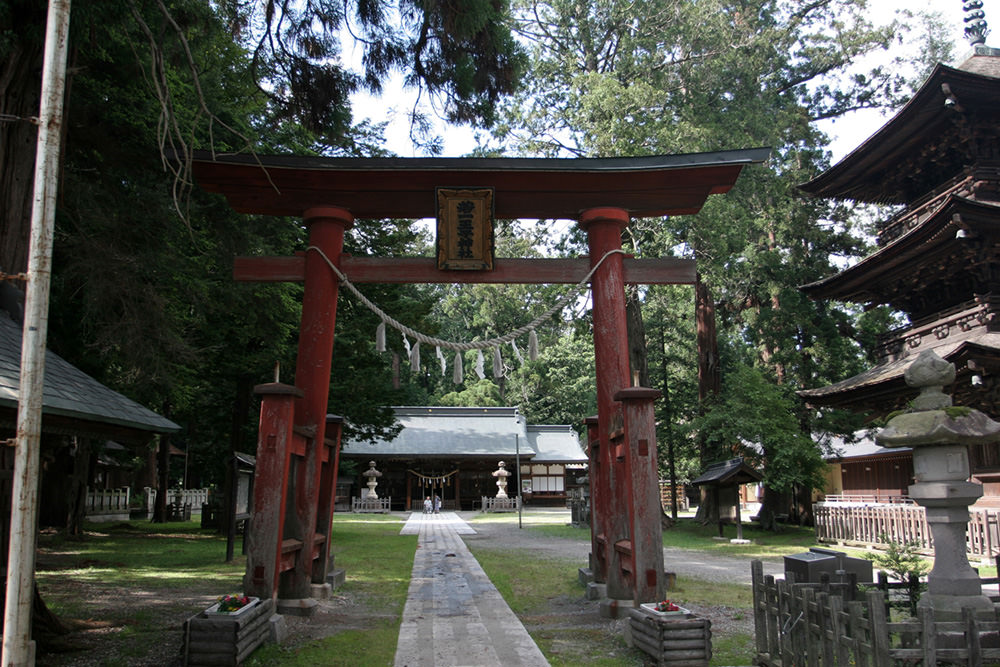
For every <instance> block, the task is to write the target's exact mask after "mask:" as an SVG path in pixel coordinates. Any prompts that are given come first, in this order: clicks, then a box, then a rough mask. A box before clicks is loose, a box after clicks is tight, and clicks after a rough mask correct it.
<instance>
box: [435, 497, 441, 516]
mask: <svg viewBox="0 0 1000 667" xmlns="http://www.w3.org/2000/svg"><path fill="white" fill-rule="evenodd" d="M440 511H441V497H440V496H438V494H436V493H435V494H434V513H435V514H438V513H439V512H440Z"/></svg>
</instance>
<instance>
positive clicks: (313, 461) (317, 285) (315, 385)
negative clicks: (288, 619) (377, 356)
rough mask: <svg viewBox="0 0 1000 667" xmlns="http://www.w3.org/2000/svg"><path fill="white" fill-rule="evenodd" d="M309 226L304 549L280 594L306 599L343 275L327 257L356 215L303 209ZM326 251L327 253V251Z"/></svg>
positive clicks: (297, 516)
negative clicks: (334, 268)
mask: <svg viewBox="0 0 1000 667" xmlns="http://www.w3.org/2000/svg"><path fill="white" fill-rule="evenodd" d="M303 220H304V222H305V224H306V225H307V226H308V227H309V244H310V246H312V247H314V248H318V249H319V250H320V251H322V253H323V254H322V255H321V254H320V253H319V252H317V251H316V250H309V251H308V252H307V253H306V267H305V290H304V292H303V297H302V325H301V327H300V329H299V349H298V357H297V359H296V365H295V386H297V387H298V388H299V389H301V390H302V392H303V396H302V397H301V398H300V399H299V400H298V401H297V405H296V408H295V424H296V426H298V427H301V428H302V429H304V430H305V431H306V432H308V433H309V434H310V437H309V440H308V441H307V443H306V450H305V456H303V458H302V460H301V461H299V464H298V465H297V466H296V479H295V498H294V502H295V505H294V507H293V511H292V512H290V513H289V517H288V521H289V522H291V524H292V525H291V526H290V527H289V529H290V530H289V532H290V533H291V534H294V535H296V536H300V539H301V540H302V549H301V550H300V551H299V554H298V558H297V560H296V563H295V567H294V568H293V569H292V570H291V571H289V572H288V574H287V575H286V576H284V577H282V583H281V591H280V596H281V597H282V598H284V599H304V598H309V597H311V595H312V583H313V577H312V566H313V560H314V557H313V554H314V545H315V538H316V522H317V502H318V501H317V493H318V491H319V485H320V475H321V473H322V465H321V462H320V458H321V456H322V449H323V447H324V446H325V445H324V444H323V442H324V439H325V432H326V413H327V401H328V400H329V395H330V366H331V364H332V363H333V333H334V327H335V326H336V321H337V294H338V290H339V281H338V279H337V276H336V274H335V273H334V272H333V269H331V268H330V267H329V265H327V259H329V261H331V262H333V263H334V264H336V263H337V262H338V261H339V260H340V254H341V252H342V251H343V248H344V232H345V231H346V230H347V229H349V228H350V227H351V225H352V224H353V223H354V216H353V215H351V213H350V212H349V211H347V210H345V209H342V208H336V207H321V208H311V209H309V210H307V211H306V212H305V214H304V215H303ZM324 255H325V257H324Z"/></svg>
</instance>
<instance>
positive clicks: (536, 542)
mask: <svg viewBox="0 0 1000 667" xmlns="http://www.w3.org/2000/svg"><path fill="white" fill-rule="evenodd" d="M458 514H459V516H461V517H462V518H463V519H465V520H466V521H468V522H469V525H470V526H472V527H473V529H475V531H476V533H477V534H476V535H466V536H464V538H465V540H466V542H477V541H491V542H492V541H499V540H502V541H503V544H504V546H510V548H512V549H515V550H516V549H524V550H526V551H531V552H535V553H538V552H542V553H548V554H551V555H553V556H558V557H562V558H575V559H577V560H579V561H580V565H581V566H585V565H586V564H587V559H588V556H589V554H590V543H589V542H581V541H576V540H567V539H561V538H556V537H547V536H545V535H541V534H539V533H538V532H537V531H533V530H527V531H526V530H519V529H518V528H517V515H513V514H511V515H506V516H505V517H504V518H502V519H500V518H494V517H490V520H479V521H477V520H475V519H476V517H483V515H482V514H478V513H476V512H459V513H458ZM508 517H509V518H508ZM566 523H569V511H568V510H530V511H525V513H524V515H523V517H522V524H523V525H526V526H529V525H536V526H537V525H542V524H553V525H564V524H566ZM663 563H664V567H665V569H666V570H667V571H668V572H673V573H674V574H676V575H677V576H678V577H692V578H695V579H701V580H704V581H726V582H728V583H743V584H746V585H747V586H749V585H750V584H751V581H750V561H749V560H747V559H745V558H734V557H730V556H722V555H718V554H712V553H709V552H705V551H698V550H694V549H679V548H677V547H664V549H663ZM764 574H773V575H775V576H783V574H784V567H783V564H782V563H781V562H780V561H778V560H770V561H764Z"/></svg>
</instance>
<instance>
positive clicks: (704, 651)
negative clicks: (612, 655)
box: [628, 608, 712, 667]
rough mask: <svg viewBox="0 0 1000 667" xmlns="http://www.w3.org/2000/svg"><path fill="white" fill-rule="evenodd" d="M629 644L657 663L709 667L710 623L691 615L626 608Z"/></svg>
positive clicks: (710, 650)
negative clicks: (664, 613)
mask: <svg viewBox="0 0 1000 667" xmlns="http://www.w3.org/2000/svg"><path fill="white" fill-rule="evenodd" d="M628 633H629V637H628V638H629V643H630V645H632V646H635V647H636V648H638V649H640V650H641V651H643V652H644V653H647V654H649V655H650V656H652V657H653V658H654V659H655V660H656V664H657V665H669V666H670V667H708V663H709V660H711V659H712V622H711V621H710V620H708V619H707V618H698V617H697V616H695V615H693V614H690V613H688V614H681V615H657V614H655V613H653V612H651V611H649V610H646V609H642V608H640V609H629V619H628Z"/></svg>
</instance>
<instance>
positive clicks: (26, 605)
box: [3, 0, 70, 666]
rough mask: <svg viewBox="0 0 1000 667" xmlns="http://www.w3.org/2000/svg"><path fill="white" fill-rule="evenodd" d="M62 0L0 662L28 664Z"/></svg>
mask: <svg viewBox="0 0 1000 667" xmlns="http://www.w3.org/2000/svg"><path fill="white" fill-rule="evenodd" d="M69 15H70V3H69V0H50V2H49V12H48V19H47V21H46V27H45V56H44V59H43V62H42V91H41V93H42V94H41V97H42V99H41V108H40V109H39V114H38V117H39V124H38V144H37V147H36V151H35V182H34V203H33V205H32V207H31V243H30V247H31V250H30V253H31V254H30V257H29V258H28V286H27V294H26V295H25V304H24V306H25V307H24V329H23V334H22V338H21V368H20V372H21V375H20V390H19V391H20V398H19V401H18V413H17V437H16V439H15V443H16V444H15V447H16V450H15V452H14V480H13V491H12V494H11V512H10V543H9V546H8V551H7V582H6V585H7V591H6V598H5V607H4V626H3V664H4V665H8V666H16V665H32V664H34V662H35V658H34V642H32V641H31V610H32V607H33V603H34V599H35V539H36V536H37V533H38V479H39V476H40V473H41V468H40V465H39V459H40V456H39V450H40V449H41V437H42V395H43V389H44V382H45V340H46V337H47V335H48V323H49V286H50V283H51V275H52V239H53V235H54V232H55V216H56V193H57V191H58V188H59V160H60V154H61V146H62V142H61V138H62V127H63V102H64V99H65V94H64V93H65V89H66V51H67V46H68V41H69Z"/></svg>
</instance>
